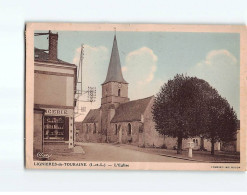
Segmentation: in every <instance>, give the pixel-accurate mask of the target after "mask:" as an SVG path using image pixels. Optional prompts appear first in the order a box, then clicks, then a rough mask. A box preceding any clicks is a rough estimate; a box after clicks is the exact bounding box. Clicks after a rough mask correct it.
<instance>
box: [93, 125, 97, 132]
mask: <svg viewBox="0 0 247 195" xmlns="http://www.w3.org/2000/svg"><path fill="white" fill-rule="evenodd" d="M93 133H96V124H95V123H94V124H93Z"/></svg>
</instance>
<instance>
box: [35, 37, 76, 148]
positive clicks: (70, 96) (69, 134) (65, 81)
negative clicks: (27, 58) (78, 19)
mask: <svg viewBox="0 0 247 195" xmlns="http://www.w3.org/2000/svg"><path fill="white" fill-rule="evenodd" d="M48 34H49V50H48V52H47V51H46V50H41V49H38V48H35V49H34V109H35V113H37V112H38V110H42V111H44V112H43V113H42V115H41V116H42V117H43V118H42V124H41V123H40V121H41V119H40V116H39V117H35V118H34V132H36V129H37V126H39V127H41V125H42V132H43V135H42V139H43V143H44V144H46V143H55V142H60V143H66V144H69V147H71V148H72V147H73V139H74V135H73V134H74V133H73V132H74V129H73V128H74V107H75V103H76V102H75V92H76V79H77V77H76V75H77V74H76V73H77V68H76V65H74V64H70V63H67V62H64V61H62V60H60V59H58V58H57V48H58V47H57V46H58V34H55V33H51V32H49V33H48ZM39 113H41V112H39ZM38 131H40V130H38ZM35 140H36V138H35V134H34V142H37V141H35ZM34 144H36V143H34Z"/></svg>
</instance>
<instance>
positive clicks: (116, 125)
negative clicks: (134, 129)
mask: <svg viewBox="0 0 247 195" xmlns="http://www.w3.org/2000/svg"><path fill="white" fill-rule="evenodd" d="M117 131H118V129H117V124H115V135H117Z"/></svg>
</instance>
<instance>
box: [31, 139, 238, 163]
mask: <svg viewBox="0 0 247 195" xmlns="http://www.w3.org/2000/svg"><path fill="white" fill-rule="evenodd" d="M75 145H76V148H77V149H76V150H75V149H69V148H68V146H67V145H66V144H48V145H45V152H44V153H45V154H49V155H51V156H50V158H49V160H50V161H60V160H63V161H87V160H103V159H107V160H110V159H118V158H120V159H122V158H123V159H124V157H119V155H118V153H119V152H121V153H122V152H123V149H127V150H128V151H129V152H127V151H126V152H125V153H126V154H125V156H126V159H128V160H130V161H132V159H135V158H136V157H135V155H134V153H133V152H134V151H136V152H142V153H143V155H144V154H145V153H146V154H150V155H156V156H157V160H158V161H160V160H161V159H159V158H158V156H160V157H161V156H163V157H167V158H166V160H167V162H169V161H170V162H171V161H172V159H174V160H173V161H174V162H176V161H178V160H186V161H191V162H201V163H239V161H240V156H239V154H238V153H229V152H223V151H215V155H214V156H212V155H211V154H210V152H208V151H193V158H188V150H184V151H183V152H182V154H177V151H176V150H168V149H161V148H140V147H138V146H134V145H127V144H109V143H98V144H94V143H90V144H89V143H81V142H76V143H75ZM103 148H104V149H103ZM114 148H115V149H114ZM117 148H119V149H122V150H117ZM78 150H79V151H80V150H81V151H80V152H78ZM132 151H133V152H132ZM129 153H133V155H129ZM136 154H137V153H136ZM102 155H103V157H101V156H102ZM138 155H139V154H138ZM108 156H109V157H108ZM127 156H128V157H127ZM131 156H132V157H131ZM144 156H145V155H144ZM100 158H102V159H100ZM152 158H154V156H153V157H152ZM155 158H156V157H155ZM168 158H169V159H168ZM142 159H144V157H142ZM35 160H39V159H37V158H35ZM149 160H151V159H149ZM153 160H154V159H152V161H153Z"/></svg>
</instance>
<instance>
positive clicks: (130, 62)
mask: <svg viewBox="0 0 247 195" xmlns="http://www.w3.org/2000/svg"><path fill="white" fill-rule="evenodd" d="M157 61H158V57H157V56H156V55H155V54H154V52H153V50H151V49H150V48H147V47H142V48H140V49H138V50H135V51H132V52H130V53H129V54H127V56H126V59H125V66H123V67H122V70H123V72H125V73H126V75H127V74H128V76H127V77H126V78H129V79H130V80H131V81H133V79H134V81H133V82H134V83H137V84H141V85H143V84H147V83H149V82H151V81H152V80H153V79H154V74H155V72H156V70H157V64H156V63H157ZM137 73H138V74H137Z"/></svg>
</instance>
